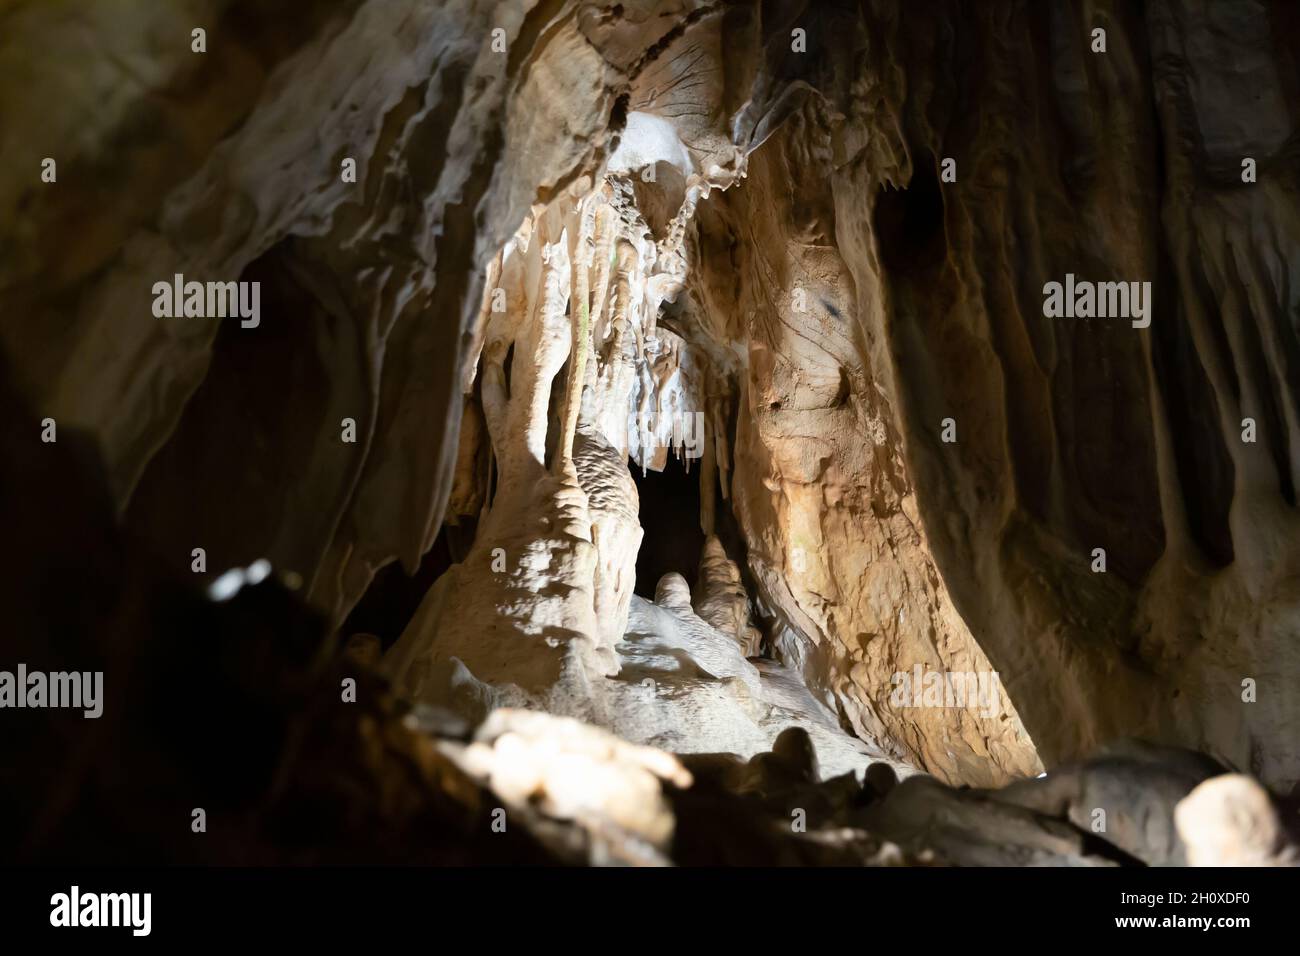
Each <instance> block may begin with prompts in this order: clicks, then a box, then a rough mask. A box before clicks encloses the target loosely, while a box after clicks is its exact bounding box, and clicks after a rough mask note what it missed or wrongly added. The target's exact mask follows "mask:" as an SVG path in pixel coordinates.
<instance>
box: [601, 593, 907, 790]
mask: <svg viewBox="0 0 1300 956" xmlns="http://www.w3.org/2000/svg"><path fill="white" fill-rule="evenodd" d="M616 651H617V653H618V655H619V662H620V665H621V668H620V671H619V674H618V676H617V677H616V678H613V679H612V680H611V682H610V683H611V684H612V685H614V686H615V688H616V690H614V692H613V697H614V700H613V701H612V702H611V706H610V708H609V710H608V711H607V714H606V719H605V720H604V721H602V723H604V724H605V725H606V727H607V729H609V730H611V731H613V732H614V733H617V734H619V735H620V736H622V737H624V738H626V739H628V740H632V741H634V742H636V743H643V744H649V745H652V746H655V747H659V748H662V749H664V750H669V751H672V752H674V753H680V754H701V753H732V754H735V755H737V756H739V757H741V758H745V759H748V758H750V757H752V756H754V755H756V754H760V753H763V752H765V751H769V750H771V749H772V746H773V742H774V741H775V739H776V737H777V736H778V735H779V734H780V733H781V732H782V731H783V730H786V729H787V728H790V727H801V728H803V729H804V730H805V731H807V733H808V735H809V738H810V740H811V742H812V745H813V747H814V749H815V751H816V760H817V768H818V775H819V777H820V778H821V779H828V778H830V777H834V776H839V775H841V774H844V773H850V772H852V773H853V774H854V775H855V776H857V777H859V778H860V777H861V775H862V772H863V770H864V769H865V768H866V767H867V766H868V765H870V764H872V763H876V762H885V763H888V764H889V765H890V766H891V767H893V768H894V770H895V772H896V773H897V775H898V776H899V777H900V778H902V777H906V776H909V775H911V774H913V773H915V772H916V770H915V768H913V767H911V766H910V765H908V764H906V763H905V762H903V761H901V760H898V759H896V758H893V757H890V756H888V755H887V754H886V753H885V751H884V750H883V748H881V747H879V746H875V745H873V744H871V743H869V742H864V741H862V740H860V739H858V738H857V737H855V736H853V735H852V734H850V733H847V732H846V731H845V730H844V729H843V728H842V727H841V726H840V723H839V721H838V720H837V719H836V717H835V714H834V713H832V712H831V711H830V710H829V709H828V708H827V707H826V706H825V705H824V704H822V703H821V702H820V701H818V700H817V699H816V698H815V697H814V696H813V694H812V693H811V692H810V691H809V690H808V688H807V686H805V684H804V683H803V681H802V680H801V679H800V678H799V677H798V675H797V674H795V673H794V672H793V671H792V670H790V669H789V668H788V667H786V666H784V665H782V664H780V663H778V662H776V661H770V660H759V659H746V658H745V657H744V656H742V654H741V651H740V649H739V647H738V645H737V644H736V642H735V640H734V639H732V638H731V637H729V636H728V635H726V634H724V633H722V632H721V631H718V630H717V629H715V628H713V627H710V626H709V625H708V624H707V623H705V622H704V621H703V620H701V619H700V618H699V617H697V616H696V615H695V614H694V613H693V612H691V611H690V610H689V609H678V608H665V607H662V606H659V605H657V604H654V603H652V602H650V601H647V600H645V599H644V598H641V597H639V596H636V597H633V599H632V608H631V613H630V615H629V620H628V628H627V634H626V636H625V638H624V640H623V641H622V642H621V643H620V644H619V645H618V646H617V648H616Z"/></svg>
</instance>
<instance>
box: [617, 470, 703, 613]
mask: <svg viewBox="0 0 1300 956" xmlns="http://www.w3.org/2000/svg"><path fill="white" fill-rule="evenodd" d="M688 464H689V465H690V466H691V468H690V470H689V471H688V470H687V465H688ZM628 467H629V468H630V469H631V471H632V480H633V481H634V482H636V490H637V495H638V497H639V499H640V520H641V528H642V530H643V531H644V532H645V536H644V537H643V538H642V539H641V549H640V550H639V551H638V552H637V555H636V588H635V592H636V593H637V594H639V595H641V596H642V597H644V598H647V599H649V600H654V596H655V585H656V584H658V583H659V579H660V578H661V577H663V576H664V575H665V574H667V573H668V572H670V571H676V572H678V573H679V574H681V576H682V577H684V578H685V579H686V583H687V584H689V585H690V586H691V588H692V591H693V590H694V588H695V583H696V582H695V578H696V570H697V567H698V565H699V562H700V551H701V550H703V548H704V532H703V531H701V530H700V476H699V473H698V468H699V462H688V461H686V460H683V459H681V458H678V457H677V456H676V455H671V454H670V455H668V460H667V461H666V462H665V464H664V468H663V471H650V470H647V471H646V473H645V474H644V475H642V473H641V467H640V466H639V465H638V464H637V463H636V462H635V461H630V462H629V463H628Z"/></svg>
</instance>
